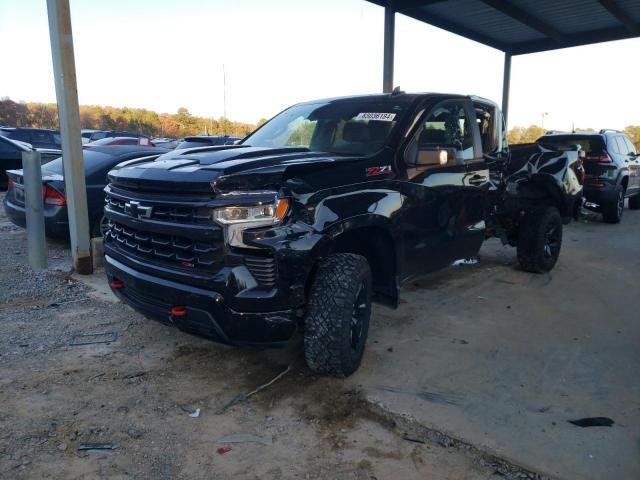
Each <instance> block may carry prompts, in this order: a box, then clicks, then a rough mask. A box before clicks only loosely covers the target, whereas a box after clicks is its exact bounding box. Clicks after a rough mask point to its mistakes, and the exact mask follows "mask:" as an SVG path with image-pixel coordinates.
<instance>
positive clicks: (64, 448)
mask: <svg viewBox="0 0 640 480" xmlns="http://www.w3.org/2000/svg"><path fill="white" fill-rule="evenodd" d="M66 449H67V444H66V443H64V442H62V443H59V444H58V450H60V451H61V452H64V451H65V450H66Z"/></svg>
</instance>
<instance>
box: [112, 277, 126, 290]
mask: <svg viewBox="0 0 640 480" xmlns="http://www.w3.org/2000/svg"><path fill="white" fill-rule="evenodd" d="M109 285H111V288H115V289H118V288H123V287H124V282H123V281H122V280H118V279H115V280H112V281H111V283H110V284H109Z"/></svg>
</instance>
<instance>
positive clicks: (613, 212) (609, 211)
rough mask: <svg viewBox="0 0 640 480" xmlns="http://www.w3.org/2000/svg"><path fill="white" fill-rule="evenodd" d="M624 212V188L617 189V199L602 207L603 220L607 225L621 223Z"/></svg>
mask: <svg viewBox="0 0 640 480" xmlns="http://www.w3.org/2000/svg"><path fill="white" fill-rule="evenodd" d="M623 212H624V188H623V187H622V186H619V187H618V188H616V194H615V198H613V199H612V200H610V201H609V202H606V203H605V204H603V205H602V219H603V220H604V221H605V222H607V223H620V220H622V213H623Z"/></svg>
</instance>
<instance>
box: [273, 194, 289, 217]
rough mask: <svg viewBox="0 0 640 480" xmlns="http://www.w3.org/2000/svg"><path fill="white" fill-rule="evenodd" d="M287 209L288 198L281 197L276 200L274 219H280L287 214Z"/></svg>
mask: <svg viewBox="0 0 640 480" xmlns="http://www.w3.org/2000/svg"><path fill="white" fill-rule="evenodd" d="M287 210H289V199H288V198H283V199H281V200H280V201H279V202H278V206H277V207H276V219H277V220H282V219H283V218H284V216H285V215H286V214H287Z"/></svg>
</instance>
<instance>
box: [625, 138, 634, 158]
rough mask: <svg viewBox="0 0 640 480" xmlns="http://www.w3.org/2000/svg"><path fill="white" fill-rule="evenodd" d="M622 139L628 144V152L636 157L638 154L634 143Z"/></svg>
mask: <svg viewBox="0 0 640 480" xmlns="http://www.w3.org/2000/svg"><path fill="white" fill-rule="evenodd" d="M622 139H623V140H624V143H626V144H627V150H629V152H630V153H633V154H634V155H635V154H636V153H637V152H636V147H635V146H634V145H633V143H631V140H629V139H628V138H627V137H622Z"/></svg>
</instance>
